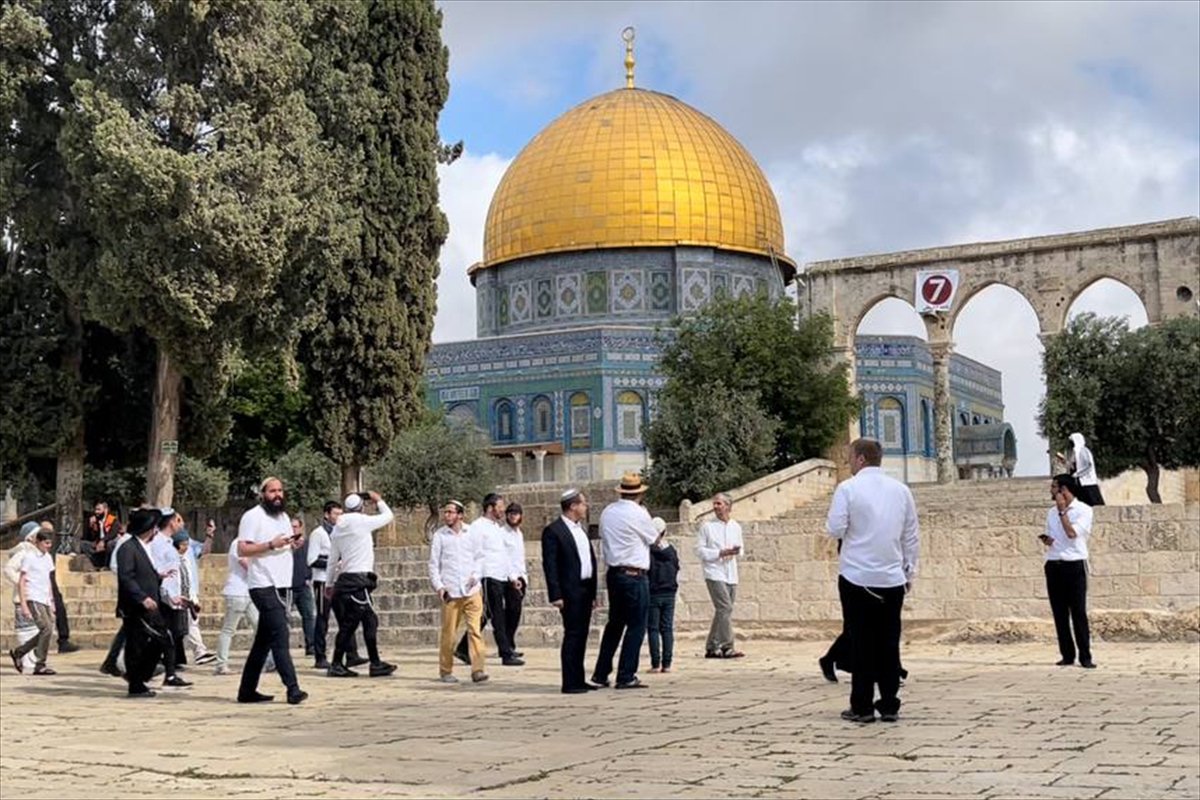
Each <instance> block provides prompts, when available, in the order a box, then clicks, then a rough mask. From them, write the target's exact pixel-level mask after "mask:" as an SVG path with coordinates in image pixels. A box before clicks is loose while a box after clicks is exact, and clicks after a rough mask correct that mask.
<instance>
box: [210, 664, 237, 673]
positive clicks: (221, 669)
mask: <svg viewBox="0 0 1200 800" xmlns="http://www.w3.org/2000/svg"><path fill="white" fill-rule="evenodd" d="M232 674H233V672H232V671H231V670H230V669H229V665H228V664H217V666H216V669H214V670H213V675H232Z"/></svg>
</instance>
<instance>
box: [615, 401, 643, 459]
mask: <svg viewBox="0 0 1200 800" xmlns="http://www.w3.org/2000/svg"><path fill="white" fill-rule="evenodd" d="M645 418H646V404H645V402H643V401H642V396H641V395H640V394H638V393H637V392H634V391H624V392H621V393H620V394H619V395H617V444H618V445H621V446H624V447H641V446H642V423H643V421H644V420H645Z"/></svg>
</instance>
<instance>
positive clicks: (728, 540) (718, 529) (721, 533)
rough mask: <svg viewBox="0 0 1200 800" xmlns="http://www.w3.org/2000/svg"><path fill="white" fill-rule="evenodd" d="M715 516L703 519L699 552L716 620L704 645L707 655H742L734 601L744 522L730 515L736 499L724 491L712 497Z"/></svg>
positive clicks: (698, 533) (697, 546)
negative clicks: (736, 642) (736, 641)
mask: <svg viewBox="0 0 1200 800" xmlns="http://www.w3.org/2000/svg"><path fill="white" fill-rule="evenodd" d="M712 506H713V514H715V515H716V519H709V520H705V521H704V522H702V523H700V528H699V529H698V530H697V531H696V556H697V557H698V558H699V559H700V564H701V566H702V567H703V568H704V583H705V585H706V586H707V587H708V596H709V597H710V598H711V599H712V604H713V621H712V625H710V626H709V629H708V640H707V641H706V642H705V645H704V657H705V658H741V657H743V656H744V655H745V653H743V652H741V651H740V650H738V649H736V648H735V647H734V638H733V601H734V599H735V598H736V597H737V585H738V570H737V560H738V556H739V555H741V553H742V526H741V525H739V524H738V523H737V522H735V521H733V520H732V519H730V516H729V515H730V514H731V513H732V512H733V500H732V499H731V498H730V497H729V495H727V494H725V493H724V492H722V493H720V494H718V495H716V496H715V497H713V500H712Z"/></svg>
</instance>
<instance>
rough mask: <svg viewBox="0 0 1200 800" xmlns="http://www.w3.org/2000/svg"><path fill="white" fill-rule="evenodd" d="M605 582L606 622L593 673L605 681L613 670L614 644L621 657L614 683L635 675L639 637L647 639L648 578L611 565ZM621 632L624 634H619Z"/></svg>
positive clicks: (597, 678) (639, 647) (639, 649)
mask: <svg viewBox="0 0 1200 800" xmlns="http://www.w3.org/2000/svg"><path fill="white" fill-rule="evenodd" d="M605 582H606V583H607V584H608V624H607V625H605V626H604V635H603V636H601V637H600V654H599V655H598V656H597V657H596V670H595V672H594V673H593V676H594V678H595V679H596V681H597V682H599V683H603V682H604V681H606V680H608V676H609V674H611V673H612V664H613V656H614V655H616V653H617V645H620V647H621V657H620V660H619V661H618V662H617V685H618V686H619V685H621V684H624V683H629V682H630V681H632V680H633V679H634V678H636V677H637V668H638V657H639V655H640V651H641V649H642V639H644V638H646V612H647V610H648V607H649V605H650V581H648V580H647V579H646V575H645V573H643V574H641V575H630V574H628V573H627V572H625V571H624V570H622V569H621V568H620V567H610V568H609V570H608V575H607V576H606V579H605ZM622 634H624V636H622Z"/></svg>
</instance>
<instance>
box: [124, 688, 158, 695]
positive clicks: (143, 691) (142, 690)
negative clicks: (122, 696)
mask: <svg viewBox="0 0 1200 800" xmlns="http://www.w3.org/2000/svg"><path fill="white" fill-rule="evenodd" d="M156 694H158V692H156V691H154V690H153V689H151V688H150V687H149V686H142V687H141V688H140V689H135V688H133V687H130V688H129V696H130V697H154V695H156Z"/></svg>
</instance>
